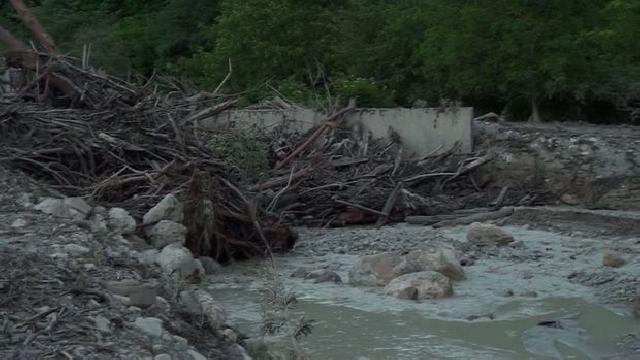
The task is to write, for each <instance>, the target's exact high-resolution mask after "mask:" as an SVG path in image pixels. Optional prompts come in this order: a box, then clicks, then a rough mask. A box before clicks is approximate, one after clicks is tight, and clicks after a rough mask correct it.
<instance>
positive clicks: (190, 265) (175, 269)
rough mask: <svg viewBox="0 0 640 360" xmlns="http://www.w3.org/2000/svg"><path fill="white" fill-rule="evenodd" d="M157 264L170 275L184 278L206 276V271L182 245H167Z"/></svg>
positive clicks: (159, 255)
mask: <svg viewBox="0 0 640 360" xmlns="http://www.w3.org/2000/svg"><path fill="white" fill-rule="evenodd" d="M156 263H157V264H158V265H160V267H161V268H162V269H163V270H164V271H165V272H167V273H169V274H176V273H177V274H179V275H180V276H181V277H182V278H186V277H188V276H191V275H194V274H196V273H197V274H198V275H201V276H204V269H202V267H201V266H198V265H199V263H197V262H196V259H194V258H193V254H192V253H191V251H189V249H187V248H185V247H183V246H182V245H180V244H171V245H167V246H165V247H164V249H162V251H161V252H160V254H158V256H157V257H156Z"/></svg>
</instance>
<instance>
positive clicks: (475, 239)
mask: <svg viewBox="0 0 640 360" xmlns="http://www.w3.org/2000/svg"><path fill="white" fill-rule="evenodd" d="M467 240H468V241H469V242H471V243H474V244H477V245H498V246H504V245H509V244H510V243H512V242H513V241H514V239H513V236H511V235H509V234H507V233H506V232H505V231H504V230H502V229H501V228H500V227H499V226H496V225H493V224H484V223H479V222H474V223H472V224H471V225H469V227H468V228H467Z"/></svg>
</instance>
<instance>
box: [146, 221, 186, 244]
mask: <svg viewBox="0 0 640 360" xmlns="http://www.w3.org/2000/svg"><path fill="white" fill-rule="evenodd" d="M144 232H145V234H146V235H147V238H148V239H149V243H150V244H151V245H153V247H155V248H156V249H162V248H164V247H165V246H167V245H170V244H174V243H175V244H180V245H184V243H185V241H186V237H187V228H186V227H185V226H184V225H182V224H179V223H177V222H173V221H170V220H161V221H160V222H158V223H156V224H153V225H149V226H147V227H145V229H144Z"/></svg>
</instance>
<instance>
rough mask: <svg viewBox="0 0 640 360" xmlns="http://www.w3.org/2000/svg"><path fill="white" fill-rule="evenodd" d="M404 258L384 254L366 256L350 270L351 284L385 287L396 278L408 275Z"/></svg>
mask: <svg viewBox="0 0 640 360" xmlns="http://www.w3.org/2000/svg"><path fill="white" fill-rule="evenodd" d="M407 272H410V271H407V269H406V261H405V259H404V257H403V256H401V255H397V254H392V253H382V254H376V255H365V256H361V257H360V259H358V262H357V263H356V264H355V265H353V267H352V268H351V270H349V284H351V285H361V286H384V285H386V284H388V283H389V281H391V280H393V279H394V278H396V277H398V276H400V275H402V274H406V273H407Z"/></svg>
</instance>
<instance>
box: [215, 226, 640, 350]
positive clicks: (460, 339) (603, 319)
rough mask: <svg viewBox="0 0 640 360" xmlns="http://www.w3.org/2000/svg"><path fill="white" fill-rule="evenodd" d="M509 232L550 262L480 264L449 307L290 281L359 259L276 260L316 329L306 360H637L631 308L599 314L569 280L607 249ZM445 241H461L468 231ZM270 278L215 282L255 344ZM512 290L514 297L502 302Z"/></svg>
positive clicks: (627, 271)
mask: <svg viewBox="0 0 640 360" xmlns="http://www.w3.org/2000/svg"><path fill="white" fill-rule="evenodd" d="M506 229H507V230H509V231H510V232H511V233H512V234H514V235H515V236H516V238H518V239H519V240H521V241H523V242H525V243H526V248H527V249H528V250H531V251H535V250H538V249H540V250H542V249H546V251H547V254H549V256H544V257H541V258H538V259H536V260H535V261H513V260H512V259H503V258H500V257H497V258H492V259H480V260H479V261H478V262H477V263H476V264H475V265H474V266H472V267H469V268H466V272H467V279H466V280H465V281H462V282H458V283H455V285H454V288H455V296H454V297H453V298H450V299H441V300H435V301H420V302H415V301H405V300H398V299H393V298H390V297H387V296H385V295H384V294H382V292H381V290H380V289H375V288H359V287H353V286H350V285H347V284H329V283H321V284H315V283H313V282H311V281H305V280H302V279H297V278H291V277H290V276H289V275H290V274H291V273H292V272H293V271H294V270H295V269H297V268H299V267H306V268H311V269H313V268H328V269H331V270H335V271H336V272H337V273H338V274H339V275H340V276H341V277H342V278H343V279H345V281H346V279H347V278H348V276H347V272H348V269H349V268H350V267H351V266H352V264H354V263H355V261H356V260H357V258H358V256H357V255H349V254H327V255H324V256H313V257H309V256H306V257H303V256H287V257H282V258H278V259H277V261H276V263H277V269H278V273H279V274H280V276H279V279H281V281H282V282H283V284H284V285H285V287H286V288H287V289H290V290H292V291H294V292H295V293H296V296H297V299H298V303H297V304H296V306H295V308H294V309H293V310H292V311H293V314H294V315H304V316H305V318H307V319H313V320H315V326H314V329H313V332H312V334H311V335H310V336H309V337H308V338H306V339H304V340H303V342H302V344H303V346H304V347H305V349H306V351H307V353H308V355H309V356H310V358H311V359H318V360H319V359H362V360H364V359H371V360H377V359H606V358H609V357H612V356H617V357H615V358H616V359H640V352H635V353H634V352H632V351H631V352H630V351H629V349H628V348H624V347H623V346H622V344H621V339H622V338H623V337H624V336H626V335H628V334H638V333H639V332H640V322H639V321H638V320H636V319H634V318H633V316H632V315H631V314H630V311H629V308H625V307H613V306H610V305H602V304H600V302H599V301H598V299H597V297H596V296H595V294H594V290H593V288H591V287H587V286H583V285H580V284H576V283H572V282H571V281H569V280H568V274H570V273H571V272H572V271H575V270H585V271H586V270H589V269H592V270H597V269H598V268H601V264H600V262H601V251H602V248H604V247H606V246H607V245H606V244H605V243H604V242H602V241H588V240H589V239H584V237H580V238H571V237H567V236H561V235H557V234H553V233H548V232H544V231H535V230H528V229H526V228H522V227H506ZM389 231H394V230H393V229H390V230H389ZM403 231H406V229H403ZM444 233H445V235H446V236H447V237H449V238H452V239H458V240H460V239H462V238H463V237H464V228H453V229H448V230H446V231H445V232H444ZM587 244H589V245H588V246H587ZM638 269H640V267H639V263H638V262H637V261H633V262H631V263H630V264H629V265H627V266H626V267H625V268H623V269H622V270H619V271H620V276H634V275H633V274H636V275H640V272H639V271H638ZM264 274H265V271H264V264H261V263H259V262H256V263H253V264H252V263H244V264H239V265H238V266H233V267H231V268H227V269H225V270H224V272H223V273H221V274H219V275H217V276H214V277H212V278H211V279H210V281H209V289H210V291H211V292H212V294H213V295H214V296H215V297H216V299H217V300H218V301H220V302H221V303H222V304H223V305H224V306H225V307H226V309H227V310H228V313H229V315H230V320H231V322H232V323H235V324H238V325H239V327H240V329H241V330H242V331H244V332H246V333H247V334H249V335H256V329H257V328H258V326H259V324H260V323H261V321H262V318H261V315H262V308H261V304H262V297H261V290H263V289H264V288H265V286H266V285H265V281H267V279H266V278H265V275H264ZM523 274H527V275H526V276H523ZM531 274H533V275H534V276H531ZM506 289H512V290H513V291H514V292H515V296H513V297H505V296H504V295H502V294H503V293H504V291H505V290H506ZM525 290H534V291H535V292H536V293H537V297H535V298H531V297H526V296H525V295H523V292H524V291H525Z"/></svg>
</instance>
